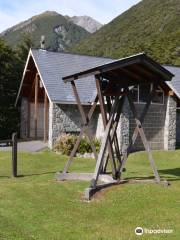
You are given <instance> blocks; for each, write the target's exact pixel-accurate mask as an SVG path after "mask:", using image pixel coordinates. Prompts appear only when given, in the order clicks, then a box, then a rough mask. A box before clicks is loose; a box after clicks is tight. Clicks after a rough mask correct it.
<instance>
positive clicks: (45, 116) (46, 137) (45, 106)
mask: <svg viewBox="0 0 180 240" xmlns="http://www.w3.org/2000/svg"><path fill="white" fill-rule="evenodd" d="M47 140H48V97H47V94H46V90H45V89H44V142H47Z"/></svg>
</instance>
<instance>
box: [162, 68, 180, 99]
mask: <svg viewBox="0 0 180 240" xmlns="http://www.w3.org/2000/svg"><path fill="white" fill-rule="evenodd" d="M164 67H165V68H166V69H167V70H168V71H170V72H171V73H173V74H174V77H173V79H172V81H170V82H166V83H167V84H168V85H169V87H170V88H171V89H172V90H173V91H174V92H175V93H176V95H177V97H179V99H180V67H174V66H166V65H164Z"/></svg>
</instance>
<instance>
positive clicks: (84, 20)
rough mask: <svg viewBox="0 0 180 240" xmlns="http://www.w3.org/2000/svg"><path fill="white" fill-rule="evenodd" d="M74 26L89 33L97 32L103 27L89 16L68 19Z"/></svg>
mask: <svg viewBox="0 0 180 240" xmlns="http://www.w3.org/2000/svg"><path fill="white" fill-rule="evenodd" d="M69 20H71V21H72V22H73V23H74V24H76V25H78V26H80V27H82V28H84V29H86V30H87V31H88V32H90V33H94V32H96V31H97V30H99V29H100V28H101V27H102V26H103V25H102V24H101V23H99V22H98V21H96V20H95V19H93V18H91V17H89V16H74V17H69Z"/></svg>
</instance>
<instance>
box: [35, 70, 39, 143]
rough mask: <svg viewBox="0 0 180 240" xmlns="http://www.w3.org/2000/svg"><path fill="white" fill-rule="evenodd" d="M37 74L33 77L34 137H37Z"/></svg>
mask: <svg viewBox="0 0 180 240" xmlns="http://www.w3.org/2000/svg"><path fill="white" fill-rule="evenodd" d="M38 86H39V80H38V74H36V79H35V97H34V135H35V139H37V124H38Z"/></svg>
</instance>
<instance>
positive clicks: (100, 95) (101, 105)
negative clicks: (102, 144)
mask: <svg viewBox="0 0 180 240" xmlns="http://www.w3.org/2000/svg"><path fill="white" fill-rule="evenodd" d="M95 81H96V88H97V93H98V98H99V103H100V110H101V115H102V120H103V125H104V130H105V129H106V125H107V123H108V121H107V115H106V110H105V104H104V98H103V95H102V89H101V85H100V79H99V78H98V77H97V76H96V77H95ZM107 145H108V153H109V157H110V160H111V167H112V175H113V177H114V178H116V162H115V159H114V154H113V148H112V145H111V139H110V136H108V143H107Z"/></svg>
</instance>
